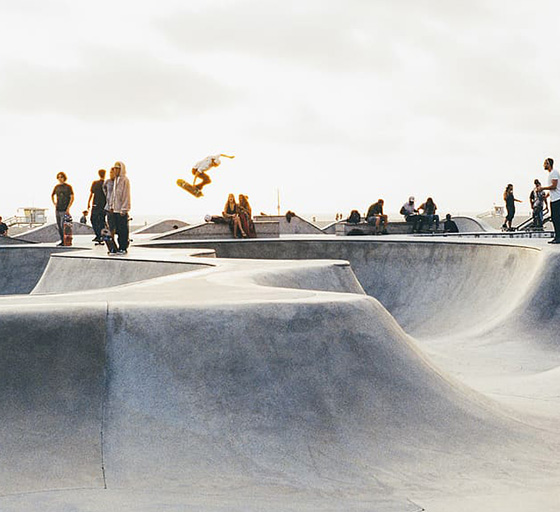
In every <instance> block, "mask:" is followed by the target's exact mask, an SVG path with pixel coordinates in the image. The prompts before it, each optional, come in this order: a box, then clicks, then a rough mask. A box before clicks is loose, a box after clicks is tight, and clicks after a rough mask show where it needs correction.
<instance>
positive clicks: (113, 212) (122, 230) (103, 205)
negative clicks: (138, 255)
mask: <svg viewBox="0 0 560 512" xmlns="http://www.w3.org/2000/svg"><path fill="white" fill-rule="evenodd" d="M106 174H107V172H106V171H105V169H100V170H99V171H98V175H99V179H98V180H96V181H94V182H93V183H92V184H91V187H90V194H89V199H88V205H87V210H85V211H84V215H83V217H85V215H86V214H87V213H88V212H90V211H91V216H90V220H91V225H92V227H93V231H94V233H95V238H94V239H93V241H94V242H95V243H96V244H98V245H101V244H103V243H104V240H103V236H104V235H103V232H104V230H107V231H108V232H109V233H110V236H111V238H112V237H113V236H114V235H115V234H116V238H117V246H116V247H115V248H114V249H110V250H109V253H110V254H126V253H127V250H128V246H129V225H128V222H129V216H128V214H129V212H130V181H129V179H128V177H127V175H126V167H125V165H124V163H123V162H120V161H118V162H115V164H114V165H113V167H111V170H110V172H109V179H105V176H106ZM56 178H57V180H58V184H57V185H56V186H55V187H54V189H53V191H52V194H51V199H52V202H53V204H54V205H55V211H56V224H57V227H58V232H59V235H60V243H59V244H58V245H63V244H64V218H65V216H66V217H67V218H68V217H70V208H71V206H72V204H73V203H74V190H73V189H72V187H71V185H69V184H68V183H67V179H68V178H67V176H66V174H65V173H63V172H59V173H58V174H57V175H56ZM70 218H71V217H70ZM81 220H83V219H81ZM111 245H113V244H111Z"/></svg>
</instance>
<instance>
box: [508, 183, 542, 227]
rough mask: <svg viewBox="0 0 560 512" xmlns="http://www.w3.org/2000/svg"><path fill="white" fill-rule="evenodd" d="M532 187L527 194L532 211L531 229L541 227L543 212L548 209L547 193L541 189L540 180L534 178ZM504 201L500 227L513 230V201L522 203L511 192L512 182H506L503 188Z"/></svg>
mask: <svg viewBox="0 0 560 512" xmlns="http://www.w3.org/2000/svg"><path fill="white" fill-rule="evenodd" d="M533 183H534V185H535V186H534V188H533V189H532V190H531V193H530V194H529V203H530V205H531V212H532V223H531V227H532V228H533V229H542V228H543V223H544V214H545V212H546V211H548V198H549V194H548V192H546V190H545V189H543V187H542V184H541V182H540V180H538V179H535V181H534V182H533ZM503 197H504V202H505V203H506V217H505V219H504V223H503V224H502V229H503V230H504V231H514V230H515V228H514V227H513V226H512V222H513V219H514V217H515V203H522V202H523V201H521V200H520V199H517V198H516V197H515V195H514V194H513V184H511V183H508V184H507V186H506V188H505V190H504V195H503Z"/></svg>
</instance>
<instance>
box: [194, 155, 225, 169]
mask: <svg viewBox="0 0 560 512" xmlns="http://www.w3.org/2000/svg"><path fill="white" fill-rule="evenodd" d="M220 156H221V155H211V156H207V157H206V158H205V159H204V160H201V161H200V162H197V163H196V164H194V166H193V169H196V170H197V171H198V172H206V171H207V170H208V169H211V168H212V167H214V165H216V164H217V165H220V163H221V162H220Z"/></svg>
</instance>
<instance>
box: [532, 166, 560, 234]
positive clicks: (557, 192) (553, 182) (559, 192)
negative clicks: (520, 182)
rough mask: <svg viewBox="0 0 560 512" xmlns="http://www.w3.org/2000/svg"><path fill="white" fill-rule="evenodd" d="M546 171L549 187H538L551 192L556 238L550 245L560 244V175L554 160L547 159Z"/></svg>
mask: <svg viewBox="0 0 560 512" xmlns="http://www.w3.org/2000/svg"><path fill="white" fill-rule="evenodd" d="M543 167H544V170H545V171H548V187H537V190H538V191H539V192H540V191H541V190H550V217H551V219H552V224H553V225H554V238H553V239H552V240H551V241H550V242H548V243H549V244H560V187H559V186H558V182H559V181H560V173H559V172H558V171H557V170H556V169H554V160H553V159H552V158H547V159H546V160H545V161H544V164H543Z"/></svg>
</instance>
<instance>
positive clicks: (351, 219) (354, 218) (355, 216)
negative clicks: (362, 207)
mask: <svg viewBox="0 0 560 512" xmlns="http://www.w3.org/2000/svg"><path fill="white" fill-rule="evenodd" d="M361 220H362V216H361V215H360V212H359V211H358V210H352V211H351V212H350V215H349V216H348V218H347V219H346V222H347V223H348V224H359V223H360V222H361Z"/></svg>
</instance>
